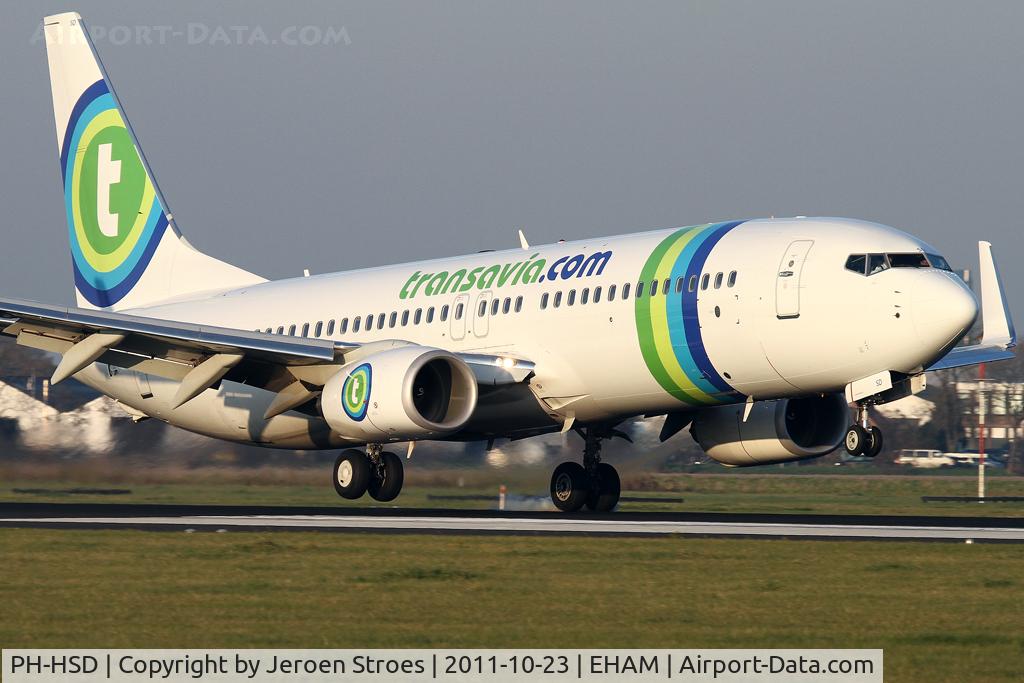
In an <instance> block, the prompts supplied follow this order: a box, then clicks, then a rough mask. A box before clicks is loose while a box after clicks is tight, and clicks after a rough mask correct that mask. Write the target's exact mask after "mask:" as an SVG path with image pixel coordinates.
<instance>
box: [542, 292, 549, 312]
mask: <svg viewBox="0 0 1024 683" xmlns="http://www.w3.org/2000/svg"><path fill="white" fill-rule="evenodd" d="M547 307H548V293H547V292H544V293H543V294H541V295H540V310H542V311H543V310H545V309H546V308H547Z"/></svg>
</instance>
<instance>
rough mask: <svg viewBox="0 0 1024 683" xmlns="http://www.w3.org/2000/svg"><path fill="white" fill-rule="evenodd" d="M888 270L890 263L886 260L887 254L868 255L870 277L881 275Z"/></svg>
mask: <svg viewBox="0 0 1024 683" xmlns="http://www.w3.org/2000/svg"><path fill="white" fill-rule="evenodd" d="M888 268H889V262H888V261H887V260H886V258H885V254H868V275H874V274H875V273H881V272H882V271H883V270H888Z"/></svg>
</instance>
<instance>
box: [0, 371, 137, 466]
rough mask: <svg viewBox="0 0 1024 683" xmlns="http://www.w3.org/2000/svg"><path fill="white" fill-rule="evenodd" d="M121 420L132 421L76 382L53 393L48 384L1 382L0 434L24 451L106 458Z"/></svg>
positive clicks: (111, 402)
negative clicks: (101, 455)
mask: <svg viewBox="0 0 1024 683" xmlns="http://www.w3.org/2000/svg"><path fill="white" fill-rule="evenodd" d="M120 419H130V418H129V415H128V414H127V413H126V412H124V411H123V410H122V409H121V408H120V406H119V405H118V403H117V402H116V401H114V400H113V399H110V398H107V397H106V396H103V395H101V394H99V393H97V392H96V391H94V390H92V389H90V388H89V387H87V386H85V385H84V384H81V383H80V382H76V381H74V380H67V381H65V382H62V383H61V384H59V385H57V386H56V387H51V386H50V382H49V379H46V378H39V377H18V376H13V377H12V376H7V377H0V422H2V423H3V426H4V428H3V429H2V430H0V432H2V434H3V436H5V437H8V438H13V439H14V440H15V441H16V442H17V443H18V444H19V445H20V446H22V447H24V448H26V449H29V450H32V451H38V450H47V451H62V452H77V453H82V452H84V453H99V452H105V451H107V450H109V449H110V448H111V447H112V445H113V444H114V442H115V439H114V435H113V426H114V421H115V420H120Z"/></svg>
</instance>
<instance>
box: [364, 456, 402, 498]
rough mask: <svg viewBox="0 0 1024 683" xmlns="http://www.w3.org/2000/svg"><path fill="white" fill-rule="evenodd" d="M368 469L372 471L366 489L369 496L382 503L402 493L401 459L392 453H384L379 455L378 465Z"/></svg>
mask: <svg viewBox="0 0 1024 683" xmlns="http://www.w3.org/2000/svg"><path fill="white" fill-rule="evenodd" d="M370 469H371V470H372V471H371V472H370V482H369V486H368V488H367V490H368V491H369V492H370V496H371V497H373V499H374V500H378V501H380V502H382V503H386V502H388V501H389V500H394V499H395V498H397V497H398V494H399V493H401V492H402V482H403V481H405V468H404V467H403V466H402V459H401V458H399V457H398V456H397V455H395V454H394V453H390V452H384V453H381V454H380V465H379V466H378V467H371V468H370Z"/></svg>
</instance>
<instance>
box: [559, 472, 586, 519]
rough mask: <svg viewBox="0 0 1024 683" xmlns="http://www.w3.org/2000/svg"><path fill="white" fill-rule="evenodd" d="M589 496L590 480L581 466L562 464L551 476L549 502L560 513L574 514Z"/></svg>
mask: <svg viewBox="0 0 1024 683" xmlns="http://www.w3.org/2000/svg"><path fill="white" fill-rule="evenodd" d="M589 495H590V479H589V477H587V471H586V470H585V469H583V465H581V464H579V463H578V462H563V463H562V464H561V465H559V466H558V467H556V468H555V471H554V473H552V475H551V500H552V502H554V504H555V507H556V508H558V509H559V510H561V511H562V512H576V511H577V510H579V509H580V508H581V507H583V504H584V503H586V502H587V497H588V496H589Z"/></svg>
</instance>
